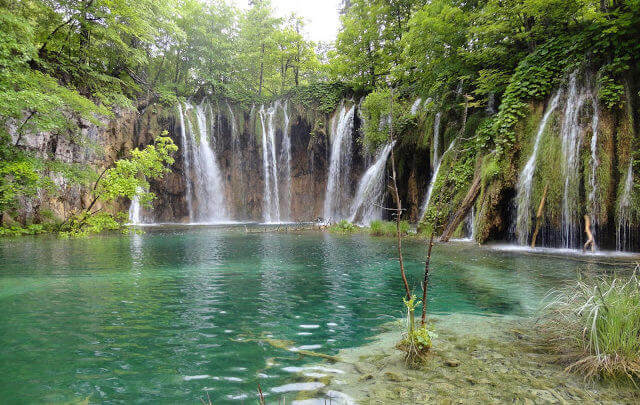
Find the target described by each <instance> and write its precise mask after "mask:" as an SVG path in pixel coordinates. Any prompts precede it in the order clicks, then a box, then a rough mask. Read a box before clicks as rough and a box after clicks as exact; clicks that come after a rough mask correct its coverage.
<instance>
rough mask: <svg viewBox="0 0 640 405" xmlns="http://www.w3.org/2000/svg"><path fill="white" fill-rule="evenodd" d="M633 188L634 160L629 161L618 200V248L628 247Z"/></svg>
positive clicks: (619, 249)
mask: <svg viewBox="0 0 640 405" xmlns="http://www.w3.org/2000/svg"><path fill="white" fill-rule="evenodd" d="M632 188H633V160H631V161H629V168H628V169H627V176H626V179H625V181H624V188H623V189H622V194H621V195H620V200H619V202H618V218H617V229H616V250H618V251H623V250H625V249H626V248H627V242H628V240H629V233H630V228H631V190H632Z"/></svg>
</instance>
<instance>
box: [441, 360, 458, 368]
mask: <svg viewBox="0 0 640 405" xmlns="http://www.w3.org/2000/svg"><path fill="white" fill-rule="evenodd" d="M444 364H446V365H447V366H449V367H458V366H459V365H460V361H458V360H456V359H449V360H446V361H445V362H444Z"/></svg>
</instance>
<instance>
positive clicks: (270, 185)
mask: <svg viewBox="0 0 640 405" xmlns="http://www.w3.org/2000/svg"><path fill="white" fill-rule="evenodd" d="M277 107H278V104H277V102H276V103H275V104H274V105H273V106H272V107H269V108H268V109H267V110H266V111H265V109H264V106H262V107H261V108H260V111H259V115H260V123H261V124H262V167H263V171H264V202H263V208H262V212H263V214H262V215H263V218H264V221H265V222H280V195H279V192H278V160H277V159H276V139H275V138H276V128H275V123H274V117H275V115H276V110H277Z"/></svg>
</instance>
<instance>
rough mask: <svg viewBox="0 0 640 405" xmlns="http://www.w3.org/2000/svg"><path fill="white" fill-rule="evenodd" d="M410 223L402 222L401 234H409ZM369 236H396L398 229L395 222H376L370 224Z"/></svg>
mask: <svg viewBox="0 0 640 405" xmlns="http://www.w3.org/2000/svg"><path fill="white" fill-rule="evenodd" d="M409 229H410V225H409V221H400V234H401V235H407V234H408V233H409ZM369 235H371V236H396V235H397V227H396V223H395V222H391V221H381V220H375V221H371V224H369Z"/></svg>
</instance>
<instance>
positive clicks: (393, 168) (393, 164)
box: [389, 87, 413, 324]
mask: <svg viewBox="0 0 640 405" xmlns="http://www.w3.org/2000/svg"><path fill="white" fill-rule="evenodd" d="M390 94H391V97H390V99H389V116H390V117H391V120H390V123H389V133H390V138H391V142H393V141H394V135H393V87H392V88H391V91H390ZM391 175H392V176H391V178H392V180H393V181H392V183H393V197H394V199H395V200H396V235H397V237H398V262H399V263H400V275H401V276H402V282H403V284H404V289H405V293H406V294H407V301H409V300H410V299H411V289H410V288H409V282H408V281H407V275H406V273H405V271H404V260H403V257H402V234H401V233H400V216H401V215H402V201H400V193H399V192H398V182H397V181H396V159H395V151H394V150H393V149H392V150H391ZM410 312H411V315H413V312H412V311H410ZM412 324H413V323H412Z"/></svg>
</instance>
